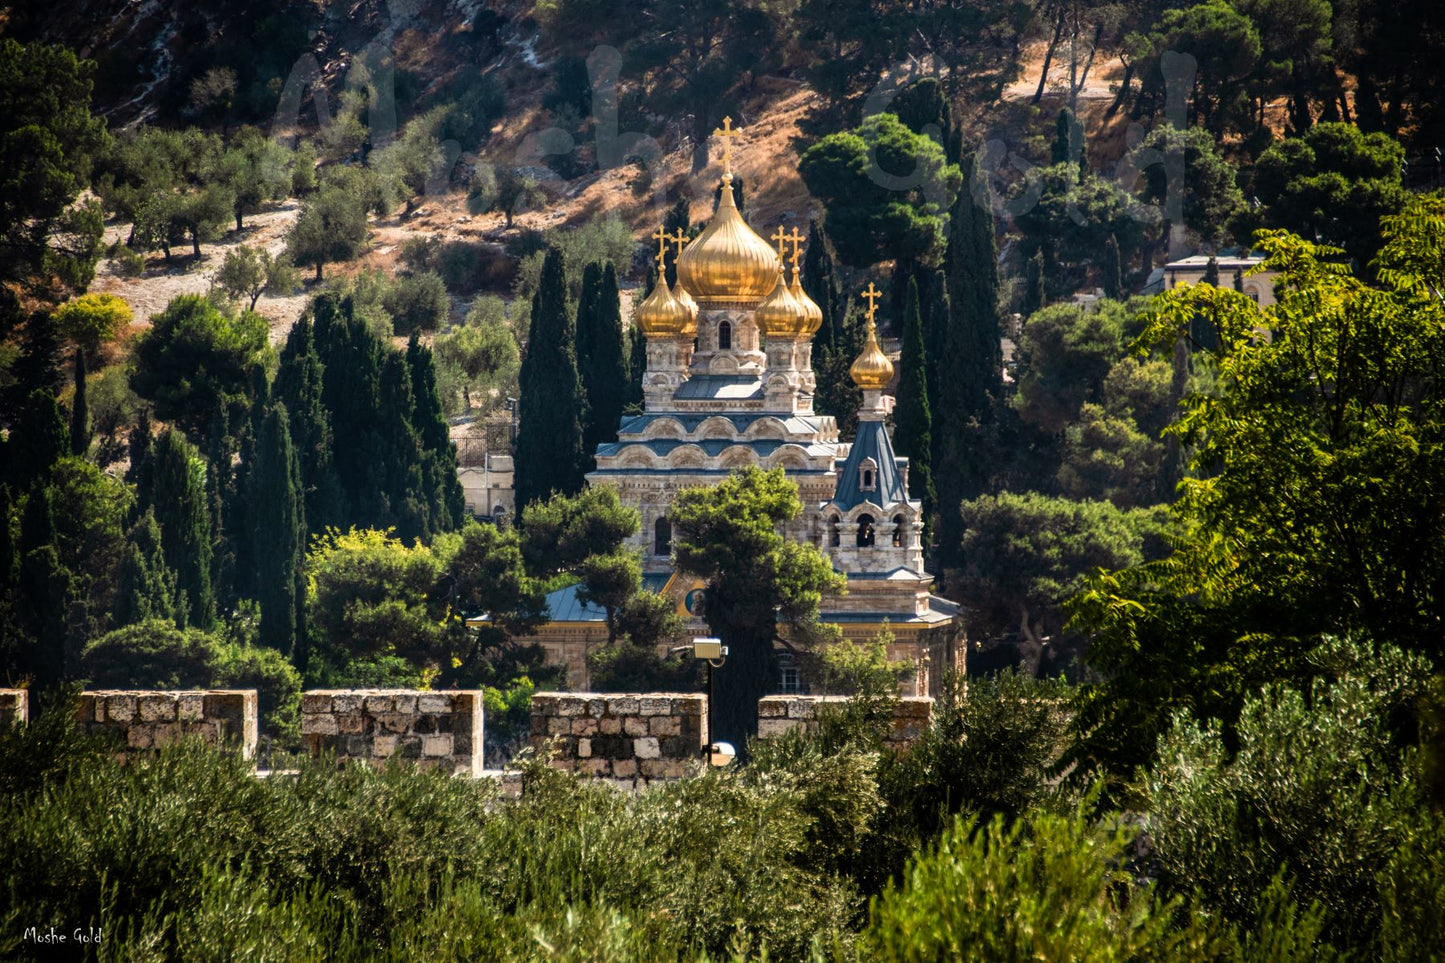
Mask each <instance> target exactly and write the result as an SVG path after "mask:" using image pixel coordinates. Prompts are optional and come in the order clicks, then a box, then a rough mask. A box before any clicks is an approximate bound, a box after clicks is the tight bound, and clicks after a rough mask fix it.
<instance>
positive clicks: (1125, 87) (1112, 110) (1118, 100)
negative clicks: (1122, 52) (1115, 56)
mask: <svg viewBox="0 0 1445 963" xmlns="http://www.w3.org/2000/svg"><path fill="white" fill-rule="evenodd" d="M1133 80H1134V65H1133V64H1132V63H1127V64H1125V65H1124V79H1123V80H1121V81H1119V93H1118V95H1117V96H1115V97H1114V102H1113V103H1112V104H1110V105H1109V109H1108V110H1106V111H1104V119H1106V120H1107V119H1108V118H1110V117H1113V116H1114V115H1115V114H1117V113H1118V112H1119V108H1120V107H1123V106H1124V101H1126V100H1128V99H1129V84H1130V83H1131V82H1133Z"/></svg>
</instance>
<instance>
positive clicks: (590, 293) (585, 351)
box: [576, 261, 602, 384]
mask: <svg viewBox="0 0 1445 963" xmlns="http://www.w3.org/2000/svg"><path fill="white" fill-rule="evenodd" d="M601 289H602V264H601V262H600V261H592V262H591V263H589V264H588V265H587V266H586V267H584V268H583V269H582V292H581V294H580V295H579V296H578V298H577V324H576V331H577V372H578V374H579V375H582V377H583V381H584V384H585V381H586V374H585V372H586V370H587V364H588V361H589V360H590V359H591V356H592V340H593V333H594V331H595V329H596V322H595V320H594V318H593V314H594V313H595V312H596V310H597V297H598V292H599V291H600V290H601Z"/></svg>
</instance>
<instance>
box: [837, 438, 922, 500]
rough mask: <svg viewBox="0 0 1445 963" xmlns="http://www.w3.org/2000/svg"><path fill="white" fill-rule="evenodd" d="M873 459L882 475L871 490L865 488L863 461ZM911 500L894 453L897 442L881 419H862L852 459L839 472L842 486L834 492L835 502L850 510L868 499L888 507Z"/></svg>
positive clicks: (876, 479) (839, 485)
mask: <svg viewBox="0 0 1445 963" xmlns="http://www.w3.org/2000/svg"><path fill="white" fill-rule="evenodd" d="M868 458H871V459H873V462H874V464H875V465H876V466H877V471H878V477H877V478H875V479H874V481H875V482H876V484H875V485H874V487H873V490H871V491H864V490H863V487H862V485H863V462H864V460H865V459H868ZM906 501H908V493H907V492H906V491H904V490H903V476H902V474H901V473H900V472H899V471H898V457H897V456H896V455H894V454H893V442H892V440H890V439H889V437H888V430H887V429H886V428H885V427H884V425H883V422H881V421H860V422H858V435H857V437H856V438H854V439H853V447H852V448H851V449H850V450H849V451H848V460H847V461H845V462H844V463H843V468H842V469H841V470H840V471H839V472H838V487H837V489H835V491H834V493H833V504H834V505H837V506H838V507H839V508H841V509H842V510H843V511H845V512H846V511H848V510H849V509H852V508H854V507H856V506H858V505H861V504H863V503H864V502H872V503H873V504H875V505H882V506H888V505H893V504H897V503H898V502H906Z"/></svg>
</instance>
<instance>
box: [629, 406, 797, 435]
mask: <svg viewBox="0 0 1445 963" xmlns="http://www.w3.org/2000/svg"><path fill="white" fill-rule="evenodd" d="M663 418H666V419H667V420H668V421H675V422H677V423H678V424H679V425H681V426H682V430H683V431H686V432H688V433H691V432H694V431H696V430H697V429H698V426H699V425H701V424H702V423H703V422H704V421H708V420H711V419H713V418H725V419H726V420H728V421H730V422H732V425H733V427H734V428H736V429H737V430H738V431H739V432H744V431H747V430H748V426H749V425H751V424H752V423H753V422H755V421H762V420H763V419H768V420H774V421H781V422H782V423H783V427H784V428H785V429H787V430H788V431H789V432H790V433H792V434H795V435H802V434H812V433H815V432H817V431H820V430H821V429H822V427H823V419H822V418H820V417H818V416H816V415H795V414H792V413H790V412H786V411H655V412H649V413H647V414H642V415H624V416H623V417H622V422H621V424H620V425H619V426H618V434H621V435H640V434H642V433H643V432H644V431H646V430H647V426H648V425H650V424H652V423H653V422H654V421H658V420H659V419H663Z"/></svg>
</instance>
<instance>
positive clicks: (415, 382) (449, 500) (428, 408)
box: [406, 333, 467, 536]
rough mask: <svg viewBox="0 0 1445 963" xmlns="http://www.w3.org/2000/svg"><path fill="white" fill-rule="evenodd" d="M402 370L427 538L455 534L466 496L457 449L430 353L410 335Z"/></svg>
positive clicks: (460, 519) (462, 516) (463, 514)
mask: <svg viewBox="0 0 1445 963" xmlns="http://www.w3.org/2000/svg"><path fill="white" fill-rule="evenodd" d="M406 366H407V370H408V371H409V372H410V373H411V393H412V400H413V408H412V416H411V423H412V425H413V427H414V428H415V429H416V433H417V437H418V439H419V440H420V442H421V452H422V464H421V468H422V483H423V485H424V486H425V490H426V492H427V514H428V516H429V518H430V522H431V524H430V528H429V531H428V533H427V534H428V536H431V535H435V534H437V533H438V532H450V531H455V530H456V529H458V528H461V527H462V521H463V519H464V516H465V515H466V510H467V503H466V496H465V495H464V494H463V493H462V483H461V481H460V480H459V479H458V478H457V446H456V445H455V444H454V443H453V442H452V433H451V426H450V425H448V424H447V416H446V413H445V412H444V411H442V399H441V394H440V392H438V391H437V370H436V362H435V360H434V359H433V358H432V353H431V349H430V348H428V347H427V346H426V345H424V344H422V343H421V341H420V340H419V339H418V338H417V336H416V334H415V333H413V334H412V336H411V340H409V341H408V342H407V345H406Z"/></svg>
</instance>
